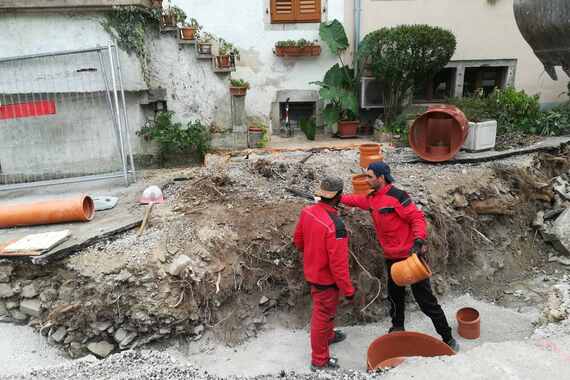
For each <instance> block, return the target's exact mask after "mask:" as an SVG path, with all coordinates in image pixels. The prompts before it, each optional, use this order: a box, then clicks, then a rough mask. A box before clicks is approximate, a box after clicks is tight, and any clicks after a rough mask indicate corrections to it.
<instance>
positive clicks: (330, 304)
mask: <svg viewBox="0 0 570 380" xmlns="http://www.w3.org/2000/svg"><path fill="white" fill-rule="evenodd" d="M311 298H312V299H313V312H312V315H311V350H312V354H311V362H312V364H313V365H316V366H323V365H325V364H326V363H327V362H328V361H329V359H330V354H329V342H330V341H331V339H333V338H334V336H335V333H334V317H335V315H336V308H337V305H338V302H339V290H338V289H337V288H333V287H331V288H325V289H317V288H316V287H315V286H311Z"/></svg>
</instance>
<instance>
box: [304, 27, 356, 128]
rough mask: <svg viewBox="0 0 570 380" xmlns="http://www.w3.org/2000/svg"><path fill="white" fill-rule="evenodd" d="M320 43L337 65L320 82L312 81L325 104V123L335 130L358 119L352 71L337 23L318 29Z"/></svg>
mask: <svg viewBox="0 0 570 380" xmlns="http://www.w3.org/2000/svg"><path fill="white" fill-rule="evenodd" d="M319 35H320V37H321V40H323V41H325V43H326V44H327V46H328V47H329V49H330V50H331V52H332V53H333V54H334V55H336V56H337V57H338V60H339V63H336V64H335V65H334V66H332V67H331V68H330V69H329V70H328V71H327V72H326V74H325V77H324V79H323V80H322V81H316V82H311V84H316V85H318V86H320V87H321V88H320V90H319V95H320V97H321V99H322V100H323V102H324V104H325V108H324V110H323V119H324V121H325V124H326V125H327V126H328V127H330V128H333V129H335V128H336V125H337V123H338V122H339V121H343V120H356V119H357V118H358V110H359V106H358V98H357V97H356V92H355V88H356V81H355V79H354V70H353V69H352V68H350V67H349V66H347V65H345V64H344V62H343V60H342V54H343V53H344V52H345V51H346V49H348V47H349V43H348V37H347V36H346V32H345V30H344V27H343V26H342V24H341V23H340V22H339V21H338V20H333V21H331V22H326V23H322V24H321V25H320V28H319Z"/></svg>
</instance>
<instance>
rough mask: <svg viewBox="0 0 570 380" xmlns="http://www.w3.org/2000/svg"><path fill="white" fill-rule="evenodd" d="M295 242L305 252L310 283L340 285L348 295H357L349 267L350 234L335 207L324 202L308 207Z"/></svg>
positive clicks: (306, 276)
mask: <svg viewBox="0 0 570 380" xmlns="http://www.w3.org/2000/svg"><path fill="white" fill-rule="evenodd" d="M293 242H294V244H295V246H296V247H297V249H298V250H299V251H301V252H303V269H304V272H305V279H306V280H307V282H309V283H310V284H312V285H321V286H336V287H338V288H339V289H340V291H341V294H343V295H344V296H348V297H350V296H352V295H353V294H354V288H353V287H352V282H351V280H350V273H349V268H348V233H347V231H346V227H345V225H344V222H343V221H342V219H341V218H340V217H339V216H338V213H337V210H336V209H335V208H334V207H331V206H329V205H327V204H325V203H322V202H320V203H317V204H316V205H312V206H308V207H305V208H304V209H303V210H302V211H301V215H300V216H299V222H298V223H297V227H296V228H295V235H294V237H293Z"/></svg>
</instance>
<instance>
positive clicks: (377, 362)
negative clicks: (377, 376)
mask: <svg viewBox="0 0 570 380" xmlns="http://www.w3.org/2000/svg"><path fill="white" fill-rule="evenodd" d="M444 355H447V356H451V355H455V352H454V351H453V350H452V349H451V348H450V347H449V346H448V345H447V344H445V343H443V342H442V341H441V340H439V339H436V338H434V337H432V336H429V335H426V334H421V333H418V332H412V331H401V332H394V333H390V334H386V335H383V336H381V337H379V338H377V339H376V340H375V341H374V342H372V344H371V345H370V346H369V347H368V353H367V363H366V364H367V367H368V370H369V371H372V370H375V369H380V368H391V367H396V366H398V365H399V364H401V363H402V362H403V361H404V360H406V359H405V358H406V357H412V356H424V357H433V356H444Z"/></svg>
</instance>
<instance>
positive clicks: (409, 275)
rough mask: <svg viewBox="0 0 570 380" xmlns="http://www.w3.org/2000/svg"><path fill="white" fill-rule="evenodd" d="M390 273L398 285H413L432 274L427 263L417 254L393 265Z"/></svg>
mask: <svg viewBox="0 0 570 380" xmlns="http://www.w3.org/2000/svg"><path fill="white" fill-rule="evenodd" d="M390 273H391V274H392V279H393V280H394V282H395V283H396V284H397V285H398V286H407V285H413V284H416V283H418V282H420V281H423V280H425V279H426V278H430V277H431V275H432V273H431V270H430V269H429V267H428V266H427V264H426V263H425V262H424V261H423V260H422V259H420V258H419V257H418V255H416V254H413V255H411V256H410V257H408V258H407V259H406V260H402V261H398V262H397V263H395V264H394V265H392V269H391V271H390Z"/></svg>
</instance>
